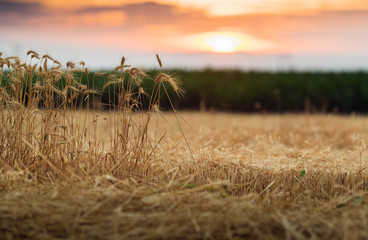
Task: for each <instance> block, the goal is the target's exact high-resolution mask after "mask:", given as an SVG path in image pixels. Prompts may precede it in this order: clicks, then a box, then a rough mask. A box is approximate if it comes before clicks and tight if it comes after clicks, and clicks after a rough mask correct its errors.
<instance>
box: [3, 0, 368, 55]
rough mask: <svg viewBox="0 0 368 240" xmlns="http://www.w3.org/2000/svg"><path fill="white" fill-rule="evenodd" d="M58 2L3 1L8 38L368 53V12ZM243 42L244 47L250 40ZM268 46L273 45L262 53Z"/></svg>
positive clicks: (139, 46)
mask: <svg viewBox="0 0 368 240" xmlns="http://www.w3.org/2000/svg"><path fill="white" fill-rule="evenodd" d="M124 2H125V1H124ZM329 2H330V1H328V2H327V3H329ZM337 2H338V1H337ZM354 2H355V4H356V5H354V6H357V8H358V7H359V8H364V7H365V6H366V5H367V4H364V2H362V1H354ZM60 3H61V1H52V2H48V3H46V1H27V2H24V1H10V0H0V16H1V20H2V21H0V30H1V31H2V33H4V35H3V36H2V37H3V38H4V37H5V36H7V37H11V36H18V37H19V36H22V35H23V36H25V34H27V36H26V37H27V38H28V39H30V40H32V39H33V40H34V41H42V39H47V40H48V41H55V42H57V41H63V42H68V43H70V44H80V45H83V44H86V45H89V46H94V47H101V48H104V47H107V48H115V49H122V48H130V49H136V50H141V51H149V50H150V49H151V50H152V49H154V48H158V49H159V50H160V51H182V52H187V51H197V52H200V51H210V49H208V48H206V47H204V46H202V47H201V48H200V47H198V46H200V44H199V43H198V42H196V41H201V40H198V39H197V40H195V36H201V34H205V33H216V32H228V33H229V32H230V33H232V34H237V35H239V36H246V37H245V38H247V39H248V41H250V40H249V39H252V41H253V42H252V44H248V47H249V49H247V48H246V47H245V46H244V47H242V48H239V49H238V50H239V51H246V52H248V51H249V52H265V51H266V52H268V53H303V54H318V53H320V54H322V53H362V52H365V53H368V47H367V45H366V44H365V39H367V38H368V28H367V27H366V23H367V22H368V10H328V9H327V10H323V7H322V6H320V7H319V8H320V10H319V11H315V12H308V14H305V13H304V14H302V13H301V12H299V13H285V12H283V13H262V14H261V13H246V14H238V15H226V16H219V15H210V14H208V12H206V11H205V10H204V9H198V8H196V9H195V8H192V7H181V6H179V5H176V4H174V3H169V2H167V1H166V3H157V2H140V3H134V2H130V3H124V4H122V3H121V1H109V2H105V4H104V2H102V1H93V2H92V4H87V2H86V1H84V2H80V3H78V5H71V6H70V8H69V9H67V8H60V7H58V8H56V7H55V6H56V5H55V4H60ZM70 3H71V2H70ZM82 3H83V4H82ZM358 3H361V4H360V5H359V4H358ZM352 5H353V4H352ZM285 6H288V5H285ZM326 6H327V7H328V6H329V5H328V4H326ZM333 6H334V7H331V8H334V9H336V8H342V7H343V6H344V5H343V4H340V5H338V4H334V5H333ZM351 8H353V7H352V6H351V7H350V8H349V9H351ZM25 30H27V31H25ZM193 36H194V38H193ZM239 38H240V37H239ZM191 41H192V42H191ZM241 41H243V42H246V40H244V39H243V40H241ZM257 41H258V42H259V43H258V44H257ZM266 43H267V44H266ZM262 44H264V45H267V46H268V47H267V48H258V47H257V46H261V45H262ZM191 45H192V46H191ZM238 45H241V44H238ZM251 46H253V49H252V48H251ZM234 49H236V48H234Z"/></svg>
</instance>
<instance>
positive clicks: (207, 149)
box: [0, 52, 368, 239]
mask: <svg viewBox="0 0 368 240" xmlns="http://www.w3.org/2000/svg"><path fill="white" fill-rule="evenodd" d="M30 54H33V55H35V57H34V58H37V57H38V56H37V55H36V54H37V53H34V52H30ZM41 59H43V60H42V61H41V62H40V63H39V64H40V67H41V69H42V70H41V71H38V72H36V73H34V74H37V75H40V74H43V75H44V76H46V77H45V79H46V80H47V79H49V80H48V81H40V82H39V83H37V82H36V83H34V84H33V85H32V88H31V90H32V91H33V92H31V93H32V94H29V93H28V94H29V95H27V98H25V97H24V92H22V91H20V89H21V88H20V86H22V85H21V84H24V82H26V81H24V79H25V78H24V76H27V75H26V74H25V75H24V74H23V73H25V72H24V70H22V69H23V67H20V66H21V65H22V64H21V63H20V62H19V63H17V61H18V60H17V59H6V60H4V59H3V60H2V61H3V62H5V63H4V64H5V65H7V63H8V62H9V65H11V64H13V65H14V66H13V67H14V70H13V71H12V72H11V75H10V77H11V78H12V81H11V82H10V83H9V85H7V87H4V86H5V85H4V83H3V84H2V86H3V87H2V88H1V90H2V91H1V94H2V95H1V106H2V107H1V110H0V124H1V126H2V128H1V129H0V131H1V138H0V162H1V172H0V239H367V238H368V233H367V231H366V227H367V225H368V207H367V206H368V205H367V203H368V202H367V201H368V200H367V194H366V193H367V190H368V176H367V173H366V167H367V166H368V162H367V151H366V144H365V141H366V139H367V137H368V131H367V129H368V121H367V120H368V119H367V118H366V117H359V116H327V115H282V116H280V115H241V114H219V113H183V114H181V115H178V114H177V113H176V111H174V112H173V113H165V114H164V113H160V112H159V111H158V109H159V99H160V97H159V96H161V95H162V94H163V93H165V91H166V90H165V89H163V88H161V87H159V86H157V85H156V90H155V91H154V92H153V94H152V95H151V97H150V100H151V106H150V108H149V111H141V110H140V109H139V98H137V97H138V96H139V90H138V93H135V92H134V91H133V89H134V88H133V84H137V83H139V82H140V80H141V78H140V77H139V76H144V73H143V72H140V71H138V70H133V68H130V67H129V68H128V67H126V66H125V65H124V66H123V64H125V59H122V64H121V66H120V67H118V68H117V72H116V73H115V74H114V76H113V77H111V78H110V81H111V82H113V83H110V84H111V85H113V86H116V88H118V89H122V90H123V91H120V93H121V95H120V100H121V101H120V105H118V106H116V107H115V110H114V111H108V112H98V111H93V110H90V109H88V108H87V109H84V110H81V109H80V108H79V107H78V106H76V105H75V102H73V99H75V98H76V97H75V98H74V95H75V94H81V93H83V92H84V91H88V90H93V89H85V88H84V87H83V86H81V85H80V84H78V81H75V79H74V78H73V74H72V72H71V71H72V70H71V68H72V67H73V68H74V69H75V67H76V66H75V65H74V64H71V63H69V64H68V65H69V66H68V69H67V72H62V73H58V72H56V71H52V70H51V69H48V68H47V63H46V64H45V62H46V61H47V59H49V60H50V61H51V60H53V59H52V58H51V57H49V56H47V57H46V56H44V57H43V58H41ZM158 59H159V58H158ZM0 64H1V63H0ZM4 64H3V65H4ZM59 65H60V64H55V66H56V67H59ZM161 65H162V63H161V64H160V66H161ZM17 66H18V68H17ZM25 66H28V65H25ZM82 66H83V68H84V64H82ZM37 67H38V66H36V67H33V65H32V67H31V68H32V69H33V71H34V69H36V68H37ZM51 67H53V66H50V68H51ZM45 68H46V69H45ZM83 68H82V69H81V71H85V70H83ZM126 68H128V70H129V71H126ZM17 69H18V70H19V71H16V70H17ZM27 69H29V70H28V71H32V69H30V68H29V67H27ZM2 74H7V73H5V72H4V73H3V72H2ZM28 74H30V72H28ZM48 74H55V75H52V76H53V77H52V78H51V77H49V78H48V77H47V76H49V75H48ZM60 74H62V76H65V77H66V79H67V84H68V85H67V86H65V87H64V88H63V89H58V88H57V87H56V86H55V85H53V84H51V83H52V81H54V80H55V78H57V76H59V75H60ZM119 74H132V75H131V76H132V77H131V78H130V79H131V82H128V84H125V85H122V82H121V80H119V79H121V78H120V77H119ZM22 76H23V77H22ZM158 76H160V75H158ZM161 76H165V79H161V80H160V79H159V80H157V79H155V80H153V81H156V83H157V84H161V83H163V82H170V81H173V83H177V82H176V81H175V80H173V79H171V80H170V81H169V80H168V79H167V77H170V76H167V77H166V75H161ZM108 77H109V76H107V78H108ZM137 80H138V81H137ZM130 84H131V85H130ZM66 87H68V88H67V90H65V88H66ZM173 87H174V89H175V86H173ZM54 88H55V89H54ZM58 91H60V93H59V92H58ZM162 91H163V92H162ZM63 92H64V93H63ZM179 93H180V92H179ZM55 96H56V99H59V100H60V101H59V102H58V104H55V102H54V99H55V98H54V97H55ZM78 96H79V95H78ZM134 96H135V97H136V98H134ZM24 99H27V101H24ZM127 99H128V100H129V101H128V100H127ZM40 102H42V103H43V105H42V108H39V104H38V103H40ZM132 104H135V105H134V106H135V107H134V109H135V111H133V107H132V106H133V105H132ZM137 106H138V107H137ZM184 119H185V121H186V122H185V121H184ZM183 133H185V135H183Z"/></svg>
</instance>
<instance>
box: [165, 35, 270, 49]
mask: <svg viewBox="0 0 368 240" xmlns="http://www.w3.org/2000/svg"><path fill="white" fill-rule="evenodd" d="M172 42H173V41H171V43H172ZM166 43H167V46H170V43H169V41H167V42H166ZM171 45H172V46H173V44H171ZM175 45H176V48H177V49H178V50H184V51H195V52H198V51H200V52H214V53H235V52H248V53H259V52H266V51H268V50H270V49H272V48H274V47H275V44H274V43H272V42H269V41H266V40H263V39H259V38H256V37H253V36H251V35H248V34H245V33H240V32H204V33H199V34H195V35H187V36H185V37H181V39H178V40H176V41H175ZM173 47H174V46H173Z"/></svg>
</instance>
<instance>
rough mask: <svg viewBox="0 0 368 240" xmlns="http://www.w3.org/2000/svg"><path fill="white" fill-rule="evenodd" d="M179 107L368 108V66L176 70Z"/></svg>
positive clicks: (342, 110)
mask: <svg viewBox="0 0 368 240" xmlns="http://www.w3.org/2000/svg"><path fill="white" fill-rule="evenodd" d="M174 73H175V74H176V75H178V76H180V78H181V80H182V82H183V88H184V90H185V92H186V94H185V98H184V99H182V100H180V102H177V106H178V107H179V108H185V109H199V108H200V105H202V106H204V107H206V108H207V109H214V110H220V111H246V112H256V111H261V112H264V111H266V112H302V111H307V112H340V113H351V112H368V105H367V104H366V103H367V102H368V72H293V71H290V72H255V71H248V72H241V71H236V70H229V71H226V70H205V71H174Z"/></svg>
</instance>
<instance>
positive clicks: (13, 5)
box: [0, 0, 43, 15]
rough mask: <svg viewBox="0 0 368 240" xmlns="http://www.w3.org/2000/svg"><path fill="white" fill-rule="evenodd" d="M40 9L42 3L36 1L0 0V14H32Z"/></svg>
mask: <svg viewBox="0 0 368 240" xmlns="http://www.w3.org/2000/svg"><path fill="white" fill-rule="evenodd" d="M42 9H43V5H42V4H41V3H40V2H38V1H34V2H22V1H16V0H15V1H13V0H12V1H9V0H0V14H19V15H21V14H26V15H34V14H37V13H39V12H40V11H41V10H42Z"/></svg>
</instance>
